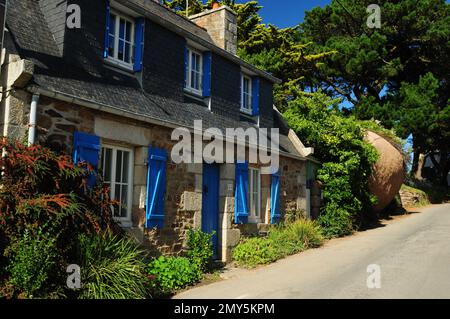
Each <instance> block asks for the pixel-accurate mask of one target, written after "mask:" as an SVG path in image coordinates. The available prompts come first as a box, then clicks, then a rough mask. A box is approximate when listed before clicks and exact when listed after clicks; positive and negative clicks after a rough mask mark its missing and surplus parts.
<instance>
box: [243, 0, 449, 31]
mask: <svg viewBox="0 0 450 319" xmlns="http://www.w3.org/2000/svg"><path fill="white" fill-rule="evenodd" d="M237 2H247V1H245V0H238V1H237ZM258 2H259V4H260V5H262V6H264V8H263V9H262V10H261V16H262V17H263V19H264V23H271V24H274V25H276V26H277V27H280V28H286V27H291V26H295V25H297V24H298V23H300V22H303V19H304V16H305V11H309V10H311V9H313V8H315V7H317V6H320V7H324V6H326V5H327V4H329V3H331V0H258ZM447 3H450V0H447Z"/></svg>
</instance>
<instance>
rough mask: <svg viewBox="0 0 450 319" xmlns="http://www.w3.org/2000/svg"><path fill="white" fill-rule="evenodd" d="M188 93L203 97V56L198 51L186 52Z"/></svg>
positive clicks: (186, 86)
mask: <svg viewBox="0 0 450 319" xmlns="http://www.w3.org/2000/svg"><path fill="white" fill-rule="evenodd" d="M185 88H186V90H187V91H189V92H192V93H195V94H197V95H203V55H202V54H201V53H199V52H198V51H195V50H193V49H190V48H187V50H186V79H185Z"/></svg>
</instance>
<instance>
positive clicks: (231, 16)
mask: <svg viewBox="0 0 450 319" xmlns="http://www.w3.org/2000/svg"><path fill="white" fill-rule="evenodd" d="M189 18H190V19H191V20H192V21H193V22H195V23H197V24H198V25H199V26H200V27H202V28H205V29H206V30H207V31H208V34H209V35H210V36H211V38H212V40H213V41H214V43H215V44H216V45H217V46H218V47H220V48H222V49H224V50H226V51H228V52H230V53H232V54H236V53H237V18H236V13H234V12H233V11H232V10H231V9H230V8H228V7H226V6H222V7H220V8H218V9H213V10H209V11H205V12H202V13H199V14H197V15H194V16H191V17H189Z"/></svg>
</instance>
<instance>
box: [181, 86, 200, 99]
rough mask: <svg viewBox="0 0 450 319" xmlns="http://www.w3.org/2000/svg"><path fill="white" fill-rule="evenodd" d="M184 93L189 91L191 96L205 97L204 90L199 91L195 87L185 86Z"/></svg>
mask: <svg viewBox="0 0 450 319" xmlns="http://www.w3.org/2000/svg"><path fill="white" fill-rule="evenodd" d="M184 93H187V94H189V95H191V96H194V97H196V98H201V99H203V92H201V91H197V90H193V89H188V88H184Z"/></svg>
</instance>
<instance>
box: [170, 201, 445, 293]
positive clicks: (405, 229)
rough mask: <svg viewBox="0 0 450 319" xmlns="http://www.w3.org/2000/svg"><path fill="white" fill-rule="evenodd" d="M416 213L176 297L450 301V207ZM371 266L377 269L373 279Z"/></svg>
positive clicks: (236, 273) (229, 272) (239, 272)
mask: <svg viewBox="0 0 450 319" xmlns="http://www.w3.org/2000/svg"><path fill="white" fill-rule="evenodd" d="M417 211H418V213H415V214H412V215H410V216H405V217H401V218H399V219H396V220H393V221H389V222H387V223H386V224H385V225H384V226H383V227H379V228H376V229H371V230H368V231H364V232H360V233H358V234H356V235H354V236H351V237H348V238H343V239H337V240H332V241H329V242H328V243H327V244H326V245H325V246H324V247H322V248H319V249H314V250H309V251H306V252H304V253H301V254H298V255H295V256H291V257H289V258H287V259H284V260H282V261H279V262H277V263H275V264H272V265H269V266H265V267H261V268H258V269H255V270H231V271H228V272H226V273H225V275H226V276H227V277H228V279H226V280H223V281H220V282H217V283H214V284H211V285H208V286H203V287H199V288H195V289H192V290H189V291H187V292H184V293H182V294H180V295H177V296H176V297H175V298H178V299H197V298H198V299H209V298H213V299H248V298H252V299H253V298H254V299H266V298H267V299H269V298H273V299H279V298H287V299H300V298H312V299H316V298H325V299H328V298H332V299H334V298H344V299H348V298H394V299H397V298H412V299H414V298H425V299H427V298H439V299H441V298H444V299H450V205H440V206H431V207H428V208H425V209H418V210H417ZM369 265H378V266H379V269H377V266H371V267H374V268H370V270H371V271H373V270H375V271H376V272H375V273H372V274H371V273H369V272H368V266H369ZM377 270H379V272H377ZM378 274H379V275H380V276H378ZM369 276H370V280H369V283H370V284H371V285H370V286H371V287H372V288H368V283H367V281H368V277H369ZM378 279H379V280H378ZM374 286H375V288H373V287H374Z"/></svg>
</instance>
